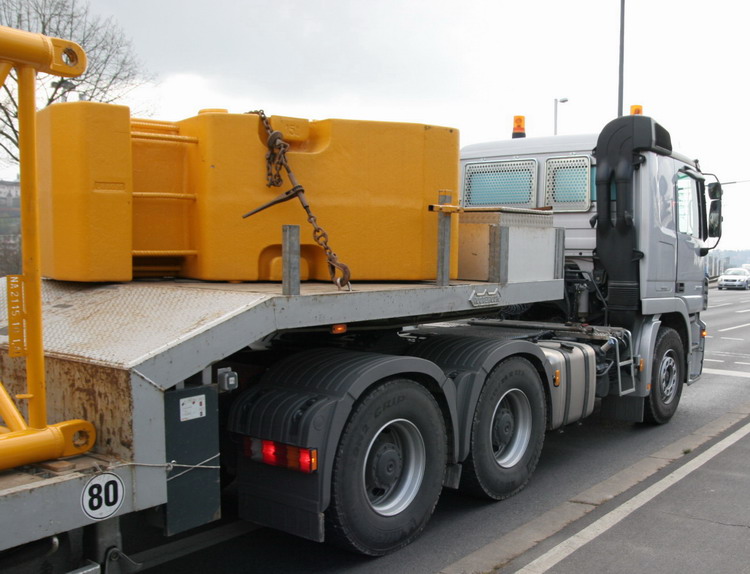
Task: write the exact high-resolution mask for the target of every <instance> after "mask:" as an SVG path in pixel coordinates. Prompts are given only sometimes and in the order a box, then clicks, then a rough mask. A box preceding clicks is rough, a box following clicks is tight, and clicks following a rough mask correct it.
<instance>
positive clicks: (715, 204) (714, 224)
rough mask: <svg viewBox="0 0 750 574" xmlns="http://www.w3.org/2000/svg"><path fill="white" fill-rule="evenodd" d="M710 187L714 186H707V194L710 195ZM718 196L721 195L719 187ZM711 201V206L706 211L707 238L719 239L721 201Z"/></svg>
mask: <svg viewBox="0 0 750 574" xmlns="http://www.w3.org/2000/svg"><path fill="white" fill-rule="evenodd" d="M711 185H714V184H709V194H710V193H711V187H710V186H711ZM716 185H718V184H716ZM719 194H720V195H721V186H719ZM712 199H713V201H711V206H710V207H709V210H708V236H709V237H721V222H722V216H721V199H718V198H717V199H714V198H712Z"/></svg>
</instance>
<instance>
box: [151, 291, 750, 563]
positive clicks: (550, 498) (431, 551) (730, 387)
mask: <svg viewBox="0 0 750 574" xmlns="http://www.w3.org/2000/svg"><path fill="white" fill-rule="evenodd" d="M703 317H704V319H705V320H706V322H707V323H708V324H709V327H708V330H709V339H708V341H707V352H706V361H705V366H704V375H703V377H702V378H701V380H700V381H698V382H697V383H696V384H694V385H692V386H690V387H687V388H685V389H684V391H683V396H682V400H681V404H680V408H679V410H678V412H677V414H676V415H675V417H674V418H673V419H672V421H671V422H670V423H669V424H667V425H664V426H656V427H655V426H648V425H640V424H630V423H620V422H613V421H609V420H605V419H602V418H600V417H599V416H598V415H597V413H596V412H595V413H594V414H593V415H592V416H590V417H588V418H587V419H585V420H584V421H583V422H582V423H581V424H576V425H570V426H568V427H566V428H565V431H564V432H553V433H548V434H547V436H546V439H545V446H544V450H543V453H542V457H541V460H540V462H539V466H538V467H537V470H536V473H535V474H534V477H533V478H532V480H531V482H530V483H529V485H528V486H527V487H526V489H524V490H523V491H522V492H521V493H519V494H518V495H516V496H514V497H513V498H511V499H508V500H505V501H503V502H499V503H488V502H485V501H480V500H475V499H472V498H469V497H466V496H463V495H461V494H458V493H455V492H452V491H449V490H445V491H444V492H443V495H442V497H441V499H440V502H439V503H438V506H437V509H436V511H435V514H434V515H433V517H432V520H431V521H430V523H429V524H428V526H427V528H426V530H425V532H424V533H423V535H422V536H421V537H420V538H419V539H418V540H417V541H416V542H414V543H413V544H411V545H410V546H408V547H406V548H404V549H402V550H400V551H398V552H396V553H394V554H392V555H389V556H385V557H383V558H378V559H368V558H363V557H360V556H357V555H353V554H350V553H347V552H344V551H340V550H338V549H335V548H331V547H329V546H326V545H321V544H316V543H312V542H307V541H305V540H301V539H298V538H295V537H292V536H288V535H285V534H283V533H279V532H275V531H272V530H268V529H258V530H255V531H253V532H250V533H248V534H246V535H243V536H240V537H237V538H234V539H233V540H230V541H227V542H223V543H221V544H218V545H215V546H213V547H211V548H209V549H206V550H201V551H199V552H194V553H192V554H190V555H188V556H185V557H183V558H180V559H177V560H174V561H171V562H169V563H167V564H164V565H162V566H159V567H156V568H153V569H150V570H148V572H150V573H151V574H158V573H161V572H164V573H166V572H175V571H181V572H186V573H191V572H196V573H197V572H206V571H210V572H214V573H218V574H220V573H230V572H231V573H241V572H247V573H252V572H264V573H265V572H285V573H302V572H305V573H307V572H326V573H341V572H346V573H357V574H360V573H362V574H365V573H373V574H374V573H376V572H377V573H378V574H381V573H383V572H388V573H389V574H400V573H410V574H412V573H414V574H416V573H435V572H440V571H441V570H444V571H450V566H451V565H452V564H454V563H457V562H459V561H460V560H461V559H462V558H464V557H465V556H467V555H470V554H472V553H474V552H475V551H479V550H481V549H482V548H484V547H486V546H487V545H490V544H491V543H493V542H494V541H496V540H497V539H499V538H501V537H503V536H506V535H508V534H509V533H511V532H514V531H516V530H517V529H519V528H521V527H523V526H524V525H526V524H528V523H530V522H532V521H533V520H534V519H535V518H537V517H539V516H541V515H543V514H544V513H545V512H547V511H548V510H549V509H552V508H555V507H558V506H559V505H561V504H563V503H565V501H568V500H569V499H570V498H571V497H573V496H575V495H576V494H577V493H580V492H583V491H585V490H586V489H590V488H592V487H594V486H596V485H598V484H600V483H601V482H602V481H605V480H606V479H608V478H610V477H612V476H613V475H616V474H617V473H619V472H620V471H623V470H624V469H627V468H629V467H631V465H634V464H636V463H638V462H639V461H641V460H642V459H644V458H646V457H649V455H651V454H652V453H655V452H656V451H660V449H664V448H666V447H668V446H669V445H672V444H673V443H675V442H677V441H678V440H680V439H682V438H683V437H686V436H688V435H690V434H691V433H694V432H696V431H697V430H698V429H700V428H702V427H704V426H705V425H708V424H709V423H711V422H712V421H714V420H716V419H717V418H719V417H721V416H722V415H724V414H726V413H727V412H728V411H729V410H730V409H731V408H732V407H733V406H736V405H739V404H745V403H748V402H750V379H748V378H746V377H743V376H737V375H742V374H747V373H750V348H749V346H748V345H747V341H748V340H750V291H749V292H745V291H729V292H728V291H718V290H716V289H715V288H712V289H711V292H710V298H709V309H708V311H707V312H706V313H704V315H703Z"/></svg>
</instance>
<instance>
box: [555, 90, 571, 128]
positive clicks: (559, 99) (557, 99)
mask: <svg viewBox="0 0 750 574" xmlns="http://www.w3.org/2000/svg"><path fill="white" fill-rule="evenodd" d="M567 101H568V98H555V135H557V104H558V103H560V104H564V103H565V102H567Z"/></svg>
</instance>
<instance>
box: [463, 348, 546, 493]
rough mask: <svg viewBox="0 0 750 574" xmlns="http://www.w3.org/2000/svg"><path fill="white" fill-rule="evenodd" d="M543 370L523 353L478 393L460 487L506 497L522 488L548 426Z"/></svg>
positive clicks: (498, 370) (497, 371) (504, 365)
mask: <svg viewBox="0 0 750 574" xmlns="http://www.w3.org/2000/svg"><path fill="white" fill-rule="evenodd" d="M546 422H547V421H546V407H545V397H544V390H543V388H542V381H541V378H540V377H539V373H538V372H537V370H536V369H535V368H534V366H533V365H532V364H531V363H530V362H529V361H527V360H526V359H523V358H521V357H512V358H510V359H507V360H505V361H503V362H502V363H500V364H499V365H498V366H497V367H495V369H494V370H493V371H492V373H491V374H490V376H489V378H488V379H487V383H486V384H485V386H484V389H483V390H482V394H481V395H480V397H479V401H478V403H477V407H476V410H475V411H474V422H473V423H472V430H471V454H470V455H469V458H468V459H467V461H466V462H465V463H464V465H463V467H464V474H463V477H462V479H461V488H462V490H465V491H467V492H469V493H470V494H474V495H477V496H480V497H483V498H490V499H493V500H502V499H503V498H507V497H509V496H511V495H513V494H515V493H516V492H518V491H519V490H521V489H522V488H523V487H524V486H525V485H526V483H527V482H528V481H529V479H530V478H531V475H532V474H533V472H534V469H535V468H536V465H537V462H539V456H540V455H541V452H542V445H543V444H544V432H545V429H546Z"/></svg>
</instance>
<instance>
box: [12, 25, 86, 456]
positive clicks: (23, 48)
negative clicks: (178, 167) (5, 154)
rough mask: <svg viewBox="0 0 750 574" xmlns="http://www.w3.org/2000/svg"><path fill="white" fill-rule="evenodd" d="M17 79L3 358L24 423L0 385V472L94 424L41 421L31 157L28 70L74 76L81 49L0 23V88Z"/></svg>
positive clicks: (76, 439) (69, 446)
mask: <svg viewBox="0 0 750 574" xmlns="http://www.w3.org/2000/svg"><path fill="white" fill-rule="evenodd" d="M13 68H15V70H16V74H17V76H18V127H19V142H18V143H19V145H18V148H19V154H20V155H19V158H20V163H21V237H22V242H21V250H22V261H23V275H14V276H9V277H8V279H7V281H8V335H9V355H10V356H11V357H25V358H26V391H27V392H26V393H25V394H19V395H16V397H15V398H16V399H19V400H26V401H28V402H27V405H28V419H29V420H28V423H27V422H26V420H25V419H24V417H23V415H22V414H21V412H20V411H19V410H18V407H17V406H16V403H15V402H14V401H13V398H12V397H11V396H10V394H9V393H8V391H7V390H6V389H5V387H4V386H3V384H2V382H0V418H2V420H3V421H4V423H5V425H6V426H4V427H0V470H4V469H8V468H14V467H16V466H20V465H23V464H30V463H33V462H40V461H43V460H48V459H52V458H59V457H62V456H71V455H75V454H81V453H84V452H87V451H88V450H89V449H91V447H92V446H94V441H95V440H96V431H95V430H94V426H93V425H92V424H91V423H90V422H87V421H83V420H70V421H64V422H61V423H56V424H52V425H48V424H47V400H46V382H45V371H44V343H43V339H42V276H41V261H40V241H39V231H38V230H39V190H38V183H37V158H36V99H35V87H36V85H35V84H36V74H37V72H44V73H47V74H52V75H55V76H62V77H76V76H80V75H81V74H82V73H83V72H84V71H85V70H86V54H85V53H84V51H83V50H82V49H81V47H80V46H78V45H77V44H75V43H73V42H69V41H67V40H61V39H59V38H50V37H47V36H43V35H41V34H32V33H29V32H22V31H19V30H15V29H13V28H7V27H5V26H0V86H2V85H3V84H4V83H5V80H6V79H7V78H8V75H9V74H10V72H11V70H12V69H13Z"/></svg>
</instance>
